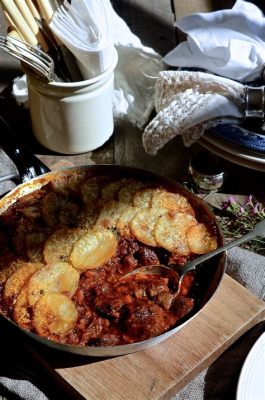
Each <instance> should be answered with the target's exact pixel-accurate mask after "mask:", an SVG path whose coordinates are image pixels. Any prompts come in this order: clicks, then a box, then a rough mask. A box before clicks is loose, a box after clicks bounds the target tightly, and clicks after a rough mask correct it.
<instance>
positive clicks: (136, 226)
mask: <svg viewBox="0 0 265 400" xmlns="http://www.w3.org/2000/svg"><path fill="white" fill-rule="evenodd" d="M165 212H167V210H165V209H143V210H142V211H140V212H138V213H137V214H136V215H135V216H134V217H133V218H132V220H131V222H130V227H131V231H132V233H133V235H134V236H135V237H136V239H138V240H139V241H140V242H142V243H144V244H147V245H149V246H156V245H157V242H156V239H155V237H154V227H155V225H156V222H157V220H158V218H160V217H161V215H163V214H164V213H165Z"/></svg>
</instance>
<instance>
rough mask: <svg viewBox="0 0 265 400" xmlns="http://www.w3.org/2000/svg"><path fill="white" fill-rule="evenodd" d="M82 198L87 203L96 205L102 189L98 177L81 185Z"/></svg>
mask: <svg viewBox="0 0 265 400" xmlns="http://www.w3.org/2000/svg"><path fill="white" fill-rule="evenodd" d="M80 193H81V198H82V200H83V202H84V203H85V204H87V205H90V206H91V205H93V206H94V205H95V202H96V201H97V200H98V198H99V194H100V189H99V185H98V182H97V179H96V178H92V179H90V180H88V181H87V182H85V183H83V184H82V185H81V187H80Z"/></svg>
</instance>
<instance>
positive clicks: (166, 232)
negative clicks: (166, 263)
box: [154, 212, 197, 255]
mask: <svg viewBox="0 0 265 400" xmlns="http://www.w3.org/2000/svg"><path fill="white" fill-rule="evenodd" d="M196 223H197V221H196V219H195V218H194V217H193V216H192V215H190V214H184V213H177V212H176V213H173V212H168V213H166V214H165V215H162V216H161V217H160V218H159V219H158V220H157V223H156V226H155V228H154V237H155V240H156V241H157V243H158V244H159V246H161V247H163V248H165V249H166V250H168V251H171V252H173V253H178V254H180V255H187V254H189V253H190V249H189V247H188V245H187V241H186V231H187V229H188V228H189V227H190V226H191V225H195V224H196Z"/></svg>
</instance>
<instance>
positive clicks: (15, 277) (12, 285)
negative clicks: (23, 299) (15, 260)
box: [4, 262, 44, 301]
mask: <svg viewBox="0 0 265 400" xmlns="http://www.w3.org/2000/svg"><path fill="white" fill-rule="evenodd" d="M42 267H44V265H43V264H41V263H31V262H24V263H22V265H21V266H20V267H19V268H18V269H17V270H16V271H14V272H13V274H12V275H11V276H10V277H9V278H8V280H7V281H6V284H5V289H4V298H10V299H12V300H13V301H14V300H15V299H16V298H17V296H18V295H19V293H20V291H21V289H22V287H23V286H24V285H25V283H26V282H27V281H28V280H29V278H30V277H31V275H32V274H33V273H34V272H36V271H38V270H39V269H40V268H42Z"/></svg>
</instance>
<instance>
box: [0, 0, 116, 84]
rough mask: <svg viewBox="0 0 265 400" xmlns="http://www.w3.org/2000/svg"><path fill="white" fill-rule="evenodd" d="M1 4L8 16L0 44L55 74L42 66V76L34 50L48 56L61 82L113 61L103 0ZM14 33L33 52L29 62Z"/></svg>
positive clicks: (51, 77) (101, 69)
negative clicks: (4, 35)
mask: <svg viewBox="0 0 265 400" xmlns="http://www.w3.org/2000/svg"><path fill="white" fill-rule="evenodd" d="M0 4H1V6H2V8H3V13H4V16H5V17H6V20H7V22H8V29H7V36H6V38H2V39H1V44H2V47H1V48H2V49H3V50H4V51H7V52H8V53H9V54H11V55H12V56H14V57H17V58H19V59H20V60H22V61H24V62H26V63H27V64H28V65H30V66H31V67H32V68H33V69H34V70H35V72H36V73H37V74H39V75H41V76H42V77H45V79H46V80H48V81H52V80H55V81H56V80H57V79H56V76H55V75H54V74H53V73H51V74H47V73H46V72H45V76H44V75H43V72H40V67H39V65H38V66H37V68H36V57H38V56H36V55H35V53H36V54H38V55H40V58H41V60H43V58H45V60H47V59H48V60H49V62H50V58H52V60H53V70H54V71H55V73H56V75H57V76H58V78H59V80H62V81H65V82H77V81H81V80H83V79H88V78H91V77H95V76H98V75H100V74H101V73H103V72H105V71H106V70H107V69H108V68H109V67H110V66H111V65H112V64H113V60H114V58H115V53H116V51H115V49H114V45H113V41H112V39H111V33H110V31H111V30H110V24H109V18H108V8H109V6H110V4H108V2H107V3H105V2H104V1H103V0H100V1H97V2H94V1H88V0H80V1H72V2H71V4H70V3H68V2H67V1H65V2H64V3H63V5H62V2H61V1H57V0H35V1H34V0H0ZM10 36H12V41H11V40H10ZM13 37H15V38H16V39H17V40H20V41H21V42H22V43H23V42H24V43H25V44H26V47H27V49H29V51H33V52H34V56H35V57H33V59H34V60H33V61H32V62H31V60H30V58H28V57H29V55H28V53H27V55H25V50H24V46H23V45H22V43H21V44H18V42H15V44H14V42H13ZM7 42H8V43H7ZM7 44H8V45H7ZM11 45H12V46H11ZM30 46H31V47H30ZM11 47H12V51H11V50H10V48H11ZM14 47H15V50H14V49H13V48H14ZM33 48H35V49H36V52H35V51H34V50H33ZM42 52H44V53H46V57H44V56H43V54H42ZM80 70H81V72H80Z"/></svg>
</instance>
